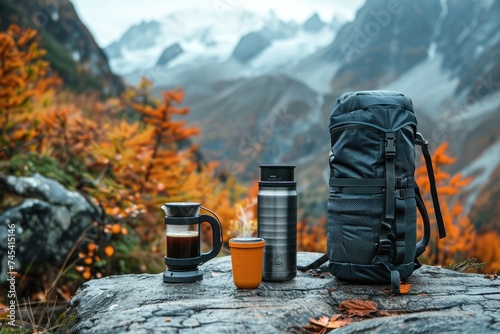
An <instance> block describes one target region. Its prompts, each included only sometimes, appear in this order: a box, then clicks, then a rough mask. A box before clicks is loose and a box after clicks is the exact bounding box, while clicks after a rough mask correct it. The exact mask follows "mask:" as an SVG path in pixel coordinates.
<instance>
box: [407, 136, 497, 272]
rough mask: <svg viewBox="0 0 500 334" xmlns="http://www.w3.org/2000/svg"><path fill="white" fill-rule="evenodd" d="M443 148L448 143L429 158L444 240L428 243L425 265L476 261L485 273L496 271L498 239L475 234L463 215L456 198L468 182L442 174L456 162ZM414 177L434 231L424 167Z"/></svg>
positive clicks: (462, 207) (442, 145) (490, 234)
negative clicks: (466, 260)
mask: <svg viewBox="0 0 500 334" xmlns="http://www.w3.org/2000/svg"><path fill="white" fill-rule="evenodd" d="M447 148H448V143H443V144H441V145H440V146H439V147H438V148H437V149H436V151H435V152H434V154H433V155H432V162H433V167H434V174H435V177H436V183H437V184H436V186H437V189H438V195H439V202H440V205H441V211H442V214H443V220H444V224H445V227H446V233H447V237H446V238H444V239H437V238H436V239H435V240H431V242H430V244H429V246H428V248H427V251H426V252H425V253H424V254H423V257H424V258H427V260H426V261H427V262H429V263H432V264H440V265H450V264H451V263H454V262H459V261H463V260H465V259H467V258H471V257H476V258H478V259H479V260H480V261H481V262H487V265H486V267H485V270H486V269H488V270H500V263H499V262H498V260H497V259H498V257H495V255H497V254H500V242H498V241H499V240H500V237H499V236H498V234H497V233H496V232H489V233H486V234H478V233H477V231H476V228H475V226H474V224H473V223H472V222H471V221H470V219H469V217H468V216H466V215H465V212H464V206H463V205H462V203H461V201H460V199H459V198H458V195H460V194H461V193H462V191H463V188H464V187H466V186H467V185H468V184H469V183H470V182H471V181H472V179H471V178H463V177H462V175H461V174H455V175H453V176H451V175H450V174H449V173H447V172H446V171H445V169H446V167H447V166H449V165H451V164H453V163H454V162H455V160H456V159H455V158H452V157H450V156H449V155H448V154H447V153H446V150H447ZM415 177H416V181H417V183H418V185H419V188H420V191H421V193H422V196H423V198H424V201H425V205H426V207H427V210H428V211H429V216H430V219H431V225H432V229H433V230H434V231H435V230H436V221H435V217H434V207H433V205H432V200H431V197H430V185H429V180H428V178H427V170H426V168H425V165H424V164H422V166H421V167H419V168H417V170H416V171H415ZM418 219H419V223H418V226H419V229H421V228H422V221H421V217H420V216H419V217H418ZM421 232H422V231H420V233H421ZM495 238H496V239H495ZM495 241H496V242H495Z"/></svg>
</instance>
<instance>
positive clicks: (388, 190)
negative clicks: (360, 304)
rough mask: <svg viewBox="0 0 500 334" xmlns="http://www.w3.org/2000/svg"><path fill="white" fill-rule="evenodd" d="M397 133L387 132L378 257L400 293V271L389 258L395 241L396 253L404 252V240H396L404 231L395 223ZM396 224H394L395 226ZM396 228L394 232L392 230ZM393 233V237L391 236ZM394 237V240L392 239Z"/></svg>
mask: <svg viewBox="0 0 500 334" xmlns="http://www.w3.org/2000/svg"><path fill="white" fill-rule="evenodd" d="M394 159H396V135H395V133H394V132H386V133H385V182H386V184H385V215H384V220H383V221H382V223H381V224H380V234H379V235H380V239H379V244H378V251H377V259H378V261H379V262H380V263H382V264H383V265H384V266H385V267H386V268H387V270H389V271H390V273H391V289H392V292H394V293H399V279H400V276H399V271H398V270H397V269H396V267H395V266H394V264H393V263H392V262H391V261H390V260H389V252H390V251H391V249H392V248H393V243H396V254H398V253H399V252H401V249H398V248H400V247H402V248H403V249H402V251H403V253H404V241H397V240H395V235H397V233H404V231H396V226H395V224H394V211H395V203H394V202H395V200H394V192H395V191H396V172H395V162H394ZM393 225H394V226H393ZM393 230H394V232H392V231H393ZM389 235H391V237H390V236H389ZM391 239H392V240H391Z"/></svg>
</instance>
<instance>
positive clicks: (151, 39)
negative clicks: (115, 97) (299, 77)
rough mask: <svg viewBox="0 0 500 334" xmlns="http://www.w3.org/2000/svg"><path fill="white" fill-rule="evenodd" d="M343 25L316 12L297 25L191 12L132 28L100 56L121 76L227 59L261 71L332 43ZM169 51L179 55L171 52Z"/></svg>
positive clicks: (271, 19)
mask: <svg viewBox="0 0 500 334" xmlns="http://www.w3.org/2000/svg"><path fill="white" fill-rule="evenodd" d="M343 21H344V20H343V19H341V18H339V17H336V18H335V19H334V20H333V21H332V22H323V21H321V19H320V18H319V16H318V15H317V14H315V15H313V16H311V18H309V19H308V20H306V21H305V22H304V23H303V24H299V23H296V22H293V21H290V22H285V21H283V20H280V19H279V18H278V17H276V15H274V14H273V13H272V12H271V13H270V14H268V15H266V16H261V15H257V14H253V13H251V12H245V11H243V12H238V13H234V15H227V16H225V17H224V18H223V19H222V18H221V17H220V16H218V15H217V13H216V12H213V13H208V14H207V13H206V12H202V11H200V10H190V11H184V12H178V13H175V14H172V15H169V16H166V17H165V18H164V19H163V20H162V21H149V22H141V23H139V24H135V25H133V26H132V27H130V28H129V29H128V30H127V31H126V32H125V34H124V35H123V36H122V37H121V38H120V39H119V40H118V41H115V42H113V43H112V44H110V45H109V46H108V47H106V48H105V52H106V53H107V55H108V57H109V59H110V65H111V68H112V69H113V71H115V72H116V73H118V74H120V75H128V74H131V73H136V74H138V73H141V72H143V71H145V70H151V69H155V70H156V71H158V70H165V69H167V68H175V67H176V66H182V65H184V64H195V63H196V64H198V63H203V62H205V61H207V60H208V61H210V62H221V61H226V60H228V59H229V58H235V59H237V60H238V61H240V62H242V63H248V64H247V65H249V66H247V67H249V68H250V69H252V70H259V71H260V72H261V73H262V72H265V71H268V70H269V69H271V68H274V67H277V66H280V65H283V64H290V62H291V61H292V62H296V61H298V60H300V59H301V58H304V57H306V56H308V55H310V54H312V53H314V52H315V51H316V50H317V49H318V47H321V46H325V45H327V44H329V43H331V42H332V40H333V38H334V35H335V33H336V31H337V30H338V28H339V27H340V26H341V24H342V23H343ZM173 48H174V49H175V50H177V51H180V50H182V52H172V49H173ZM165 50H170V51H169V52H167V53H169V55H170V56H169V57H168V58H169V59H168V61H160V62H159V60H160V58H161V56H162V55H163V54H164V53H165ZM133 77H134V76H131V78H133ZM160 84H161V83H160Z"/></svg>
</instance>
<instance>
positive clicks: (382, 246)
mask: <svg viewBox="0 0 500 334" xmlns="http://www.w3.org/2000/svg"><path fill="white" fill-rule="evenodd" d="M391 247H392V242H391V240H389V239H381V240H380V242H379V244H378V254H382V255H384V254H387V253H389V251H390V250H391Z"/></svg>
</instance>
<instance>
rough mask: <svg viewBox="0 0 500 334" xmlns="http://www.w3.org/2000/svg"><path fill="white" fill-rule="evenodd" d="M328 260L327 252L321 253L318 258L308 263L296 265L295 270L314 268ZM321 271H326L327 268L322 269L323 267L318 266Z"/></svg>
mask: <svg viewBox="0 0 500 334" xmlns="http://www.w3.org/2000/svg"><path fill="white" fill-rule="evenodd" d="M327 261H328V254H326V253H325V254H323V255H321V257H320V258H318V259H317V260H316V261H314V262H312V263H310V264H308V265H307V266H297V270H299V271H308V270H309V269H316V268H318V267H320V266H321V265H322V264H324V263H326V262H327ZM320 269H321V271H328V268H325V270H323V267H321V268H320Z"/></svg>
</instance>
